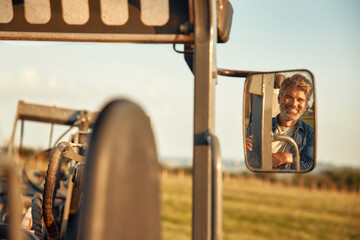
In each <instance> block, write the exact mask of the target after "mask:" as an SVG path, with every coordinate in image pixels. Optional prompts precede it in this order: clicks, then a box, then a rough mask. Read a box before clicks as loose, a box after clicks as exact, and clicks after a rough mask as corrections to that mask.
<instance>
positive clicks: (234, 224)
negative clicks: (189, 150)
mask: <svg viewBox="0 0 360 240" xmlns="http://www.w3.org/2000/svg"><path fill="white" fill-rule="evenodd" d="M161 186H162V195H161V196H162V237H163V239H164V240H170V239H191V231H192V230H191V226H192V222H191V221H192V220H191V219H192V217H191V215H192V180H191V178H190V177H188V176H183V177H177V176H175V175H167V176H166V177H165V176H163V177H162V183H161ZM223 239H224V240H227V239H245V240H247V239H287V240H288V239H322V240H323V239H334V240H335V239H336V240H338V239H360V195H359V194H356V193H352V194H349V193H339V192H334V191H332V192H330V191H310V190H308V189H301V188H297V187H286V186H282V185H280V184H278V185H273V184H269V183H264V182H261V181H259V180H248V179H225V180H224V183H223Z"/></svg>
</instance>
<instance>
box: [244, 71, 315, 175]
mask: <svg viewBox="0 0 360 240" xmlns="http://www.w3.org/2000/svg"><path fill="white" fill-rule="evenodd" d="M311 94H312V90H311V82H310V81H309V80H308V79H306V78H305V77H304V76H303V75H301V74H295V75H293V76H292V77H288V78H286V79H285V80H284V81H283V82H282V83H281V86H280V91H279V96H278V102H279V104H280V114H278V115H277V116H276V117H274V118H273V119H272V130H273V132H274V133H276V134H281V135H286V136H290V137H292V138H293V139H294V140H295V142H296V144H297V145H298V148H299V153H300V169H301V170H308V169H310V168H311V167H312V166H313V163H314V143H315V141H314V128H313V127H311V126H310V125H309V124H307V123H305V122H304V121H302V120H301V119H300V117H301V116H302V115H303V113H304V112H305V110H306V108H307V106H308V101H309V99H310V97H311ZM247 135H248V136H247V138H246V148H247V150H249V151H252V135H250V134H249V133H248V134H247ZM272 152H273V154H272V160H273V162H272V164H273V168H280V169H295V164H294V161H293V152H292V149H291V147H290V145H289V144H288V143H287V142H284V141H275V142H273V143H272Z"/></svg>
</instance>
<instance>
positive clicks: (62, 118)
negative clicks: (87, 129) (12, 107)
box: [17, 101, 97, 125]
mask: <svg viewBox="0 0 360 240" xmlns="http://www.w3.org/2000/svg"><path fill="white" fill-rule="evenodd" d="M84 111H85V112H87V115H88V118H89V121H90V123H94V122H95V120H96V115H97V113H92V112H88V111H86V110H84ZM81 114H82V111H79V110H73V109H68V108H60V107H56V106H52V107H50V106H46V105H40V104H31V103H25V102H23V101H19V103H18V109H17V116H18V119H21V120H32V121H37V122H45V123H55V124H63V125H72V124H74V123H75V122H76V121H77V120H78V119H79V118H80V117H81V116H82V115H81Z"/></svg>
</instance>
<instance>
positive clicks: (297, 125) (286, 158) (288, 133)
mask: <svg viewBox="0 0 360 240" xmlns="http://www.w3.org/2000/svg"><path fill="white" fill-rule="evenodd" d="M315 103H316V94H315V80H314V76H313V74H312V73H311V72H309V71H307V70H294V71H282V72H270V73H254V74H250V75H249V76H248V77H247V78H246V81H245V86H244V106H243V133H244V134H243V140H244V150H245V161H246V166H247V167H248V168H249V169H250V170H251V171H255V172H287V173H289V172H296V173H299V172H308V171H311V170H312V169H313V168H314V167H315V164H316V107H315V106H316V105H315Z"/></svg>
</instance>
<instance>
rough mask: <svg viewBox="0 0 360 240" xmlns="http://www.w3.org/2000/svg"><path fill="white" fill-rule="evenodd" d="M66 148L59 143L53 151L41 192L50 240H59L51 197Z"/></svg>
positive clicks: (52, 196)
mask: <svg viewBox="0 0 360 240" xmlns="http://www.w3.org/2000/svg"><path fill="white" fill-rule="evenodd" d="M66 150H67V146H65V145H63V144H61V143H60V144H59V145H58V146H57V147H56V148H55V150H54V151H53V153H52V155H51V157H50V161H49V166H48V170H47V172H46V177H45V185H44V193H43V206H42V209H43V216H44V223H45V226H46V229H47V232H48V235H49V239H50V240H60V234H59V231H58V229H57V227H56V222H55V219H54V216H53V212H52V209H53V199H54V191H55V190H56V189H55V187H56V185H57V182H58V181H57V175H58V171H59V168H60V166H61V155H62V153H63V152H64V151H66Z"/></svg>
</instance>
